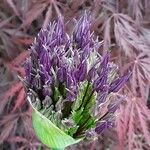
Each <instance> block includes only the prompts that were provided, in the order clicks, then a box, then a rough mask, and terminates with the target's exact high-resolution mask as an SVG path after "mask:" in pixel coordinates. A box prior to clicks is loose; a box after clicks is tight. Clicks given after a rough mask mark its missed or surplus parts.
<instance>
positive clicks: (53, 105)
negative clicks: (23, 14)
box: [25, 13, 129, 148]
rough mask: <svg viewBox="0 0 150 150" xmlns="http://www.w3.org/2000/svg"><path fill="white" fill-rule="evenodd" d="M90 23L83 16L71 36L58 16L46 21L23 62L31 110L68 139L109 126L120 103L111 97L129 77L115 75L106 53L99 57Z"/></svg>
mask: <svg viewBox="0 0 150 150" xmlns="http://www.w3.org/2000/svg"><path fill="white" fill-rule="evenodd" d="M90 21H91V20H90V17H89V16H88V15H87V14H86V13H85V14H84V16H83V17H82V18H81V19H80V20H79V21H78V22H77V24H76V25H75V28H74V30H73V32H72V34H71V35H68V34H67V33H66V32H65V24H64V22H63V18H62V17H60V18H59V19H58V21H56V22H54V23H50V24H49V25H48V26H47V28H45V29H41V31H40V32H39V34H38V36H37V38H36V39H35V40H34V43H33V44H32V46H31V48H30V52H31V54H30V57H29V59H28V60H27V61H26V63H25V71H26V77H25V85H26V88H27V94H28V99H29V100H30V102H31V104H32V106H33V107H34V109H35V110H36V111H38V113H39V114H41V115H42V116H44V117H46V118H47V119H48V120H50V121H51V122H52V123H53V124H54V125H55V126H56V127H58V128H59V129H60V130H61V131H62V132H63V133H65V134H67V135H69V136H70V137H72V138H73V139H84V138H89V137H90V136H89V135H93V136H97V135H98V134H100V133H102V132H103V131H105V130H106V129H108V128H110V127H112V125H113V121H114V116H115V115H114V113H115V111H116V110H117V108H118V107H119V105H120V103H121V102H122V100H123V98H122V97H119V96H118V97H117V96H116V97H115V100H114V98H113V97H114V93H116V92H118V91H119V90H120V89H121V88H122V86H123V85H124V84H125V82H126V81H127V80H128V78H129V75H125V76H122V77H118V74H117V66H116V65H115V64H113V63H110V62H109V57H110V54H109V53H106V54H105V55H104V56H103V57H102V56H101V55H100V54H99V53H98V49H99V47H100V46H101V42H99V41H98V39H95V38H94V36H93V33H91V31H90V27H91V22H90ZM115 95H116V94H115ZM104 107H105V109H103V108H104ZM43 124H44V122H43ZM36 125H37V124H36ZM39 130H40V129H39ZM41 130H42V129H41ZM41 132H42V131H41ZM90 138H91V137H90ZM44 144H45V143H44ZM52 147H54V146H52ZM54 148H55V147H54ZM56 148H57V146H56Z"/></svg>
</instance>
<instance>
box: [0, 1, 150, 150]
mask: <svg viewBox="0 0 150 150" xmlns="http://www.w3.org/2000/svg"><path fill="white" fill-rule="evenodd" d="M85 10H87V11H89V12H90V13H91V16H92V25H91V31H94V32H95V36H98V38H99V40H100V41H101V40H103V45H102V46H101V49H99V51H100V53H101V54H103V52H104V51H106V50H109V49H111V61H113V62H115V63H116V64H117V65H118V66H119V74H120V75H122V74H124V73H125V72H126V71H128V70H131V71H132V76H131V77H130V80H129V81H128V83H127V84H126V86H125V87H124V88H123V89H122V90H121V91H120V92H122V93H123V94H124V95H126V102H125V103H124V104H122V105H121V107H120V108H119V110H118V112H117V119H116V123H115V128H113V129H111V130H109V131H106V132H104V133H103V134H102V135H101V136H100V137H99V139H97V140H94V141H91V142H81V143H80V144H77V145H74V146H72V147H69V148H68V150H150V95H149V89H150V0H0V150H48V148H46V147H45V146H44V145H42V143H40V142H39V141H38V140H37V139H36V136H35V134H34V131H33V129H32V124H31V111H32V110H31V108H30V106H29V105H28V102H27V100H26V93H25V91H24V88H23V85H22V83H21V81H20V80H19V79H18V75H19V76H22V77H23V76H24V75H25V72H24V68H23V62H24V61H25V59H26V58H27V57H28V56H29V52H28V49H29V47H30V45H31V43H32V41H33V39H34V37H35V36H36V35H37V33H38V32H39V30H40V29H41V28H42V27H46V25H47V24H48V23H49V22H50V21H53V20H55V19H57V17H58V16H59V15H62V16H64V20H65V23H66V30H67V32H68V33H70V32H72V29H73V25H74V21H73V20H74V18H76V19H78V18H79V17H81V15H82V14H83V13H84V11H85Z"/></svg>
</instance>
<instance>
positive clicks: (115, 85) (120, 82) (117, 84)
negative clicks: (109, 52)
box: [109, 73, 131, 93]
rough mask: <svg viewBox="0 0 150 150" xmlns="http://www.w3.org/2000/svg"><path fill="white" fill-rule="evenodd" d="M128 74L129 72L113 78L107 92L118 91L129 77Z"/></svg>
mask: <svg viewBox="0 0 150 150" xmlns="http://www.w3.org/2000/svg"><path fill="white" fill-rule="evenodd" d="M130 75H131V73H129V74H127V75H125V76H122V77H120V78H118V79H116V80H114V81H113V82H112V83H111V84H110V88H109V93H111V92H114V93H115V92H118V91H119V90H120V89H121V88H122V87H123V85H124V84H125V83H126V82H127V80H128V79H129V77H130Z"/></svg>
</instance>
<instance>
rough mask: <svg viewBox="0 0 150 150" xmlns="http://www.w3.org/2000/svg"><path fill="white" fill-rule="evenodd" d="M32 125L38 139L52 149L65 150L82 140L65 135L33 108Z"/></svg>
mask: <svg viewBox="0 0 150 150" xmlns="http://www.w3.org/2000/svg"><path fill="white" fill-rule="evenodd" d="M32 123H33V127H34V130H35V133H36V135H37V137H38V138H39V139H40V140H41V142H42V143H43V144H45V145H46V146H48V147H50V148H52V149H63V148H65V147H67V146H69V145H72V144H75V143H78V142H80V141H81V140H82V139H78V140H75V139H73V138H72V137H71V136H69V135H67V134H66V133H64V132H63V131H62V130H60V129H59V128H58V127H57V126H56V125H54V124H53V123H52V122H51V121H50V120H49V119H47V118H46V117H45V116H44V115H42V114H41V113H39V112H38V111H37V110H36V109H35V108H33V113H32Z"/></svg>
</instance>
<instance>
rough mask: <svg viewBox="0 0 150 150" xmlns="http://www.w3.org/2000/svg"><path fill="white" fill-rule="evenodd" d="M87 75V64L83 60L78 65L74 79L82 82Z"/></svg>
mask: <svg viewBox="0 0 150 150" xmlns="http://www.w3.org/2000/svg"><path fill="white" fill-rule="evenodd" d="M86 75H87V63H86V61H85V60H84V61H83V62H82V63H81V64H80V65H79V68H78V69H77V71H76V72H75V77H76V79H77V81H83V80H84V79H85V77H86Z"/></svg>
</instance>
